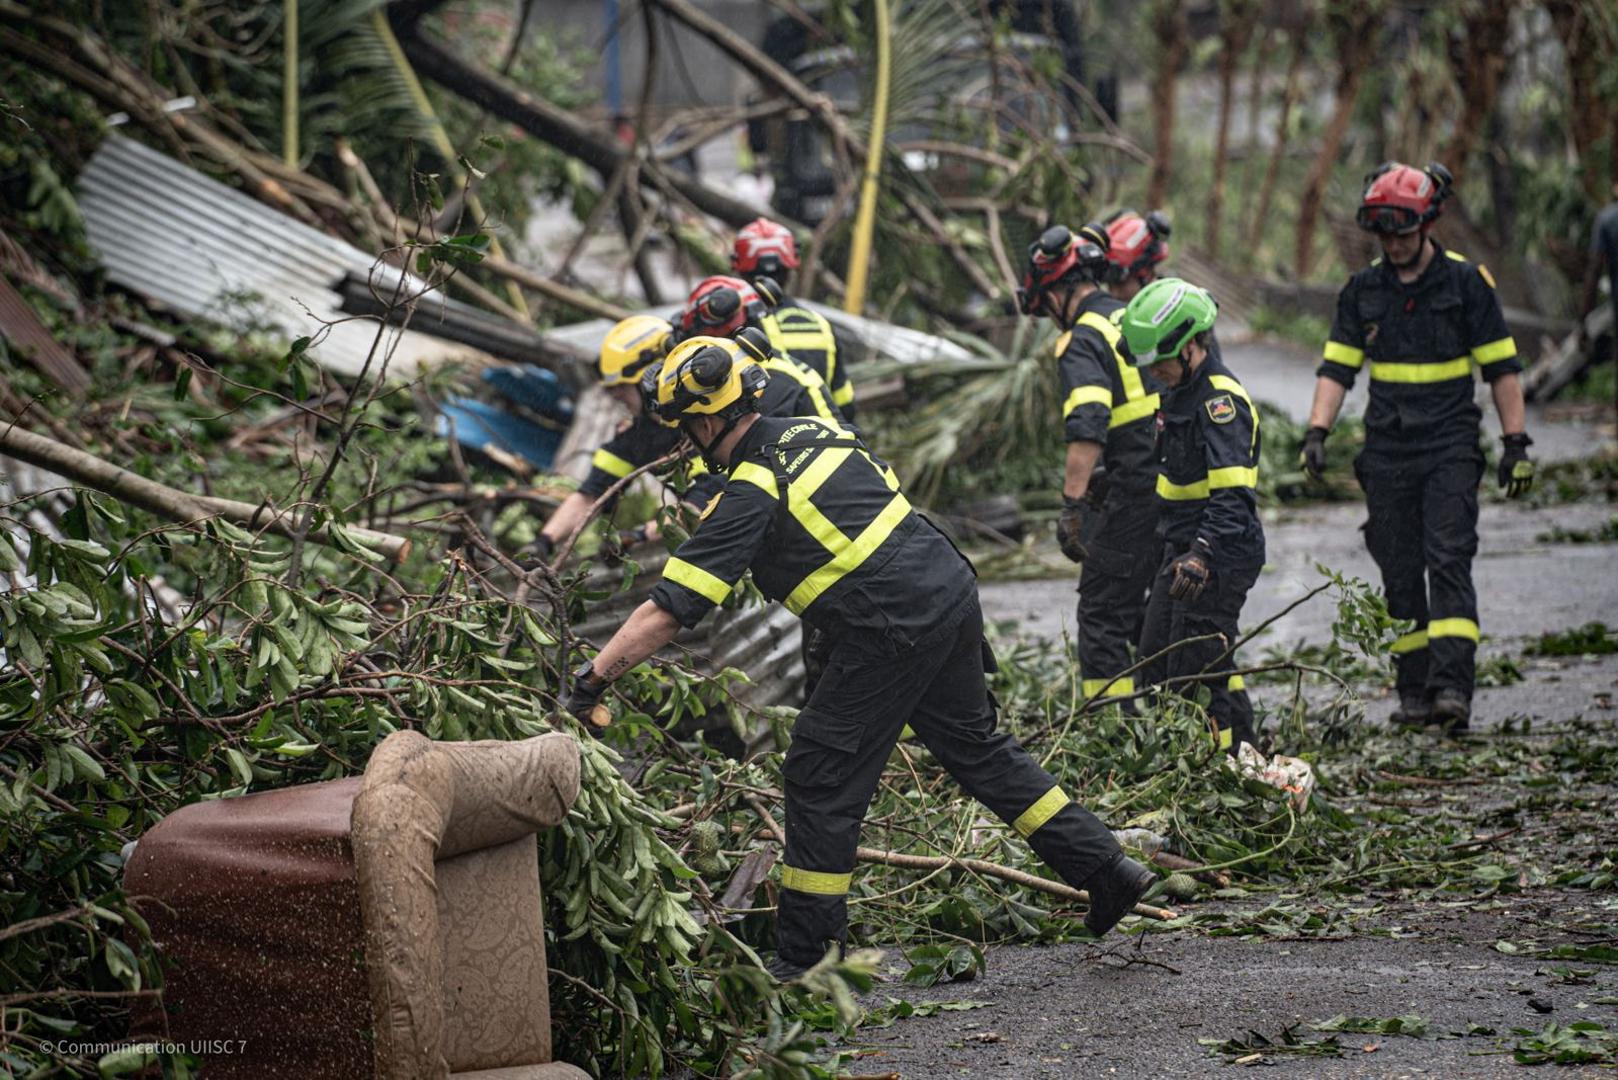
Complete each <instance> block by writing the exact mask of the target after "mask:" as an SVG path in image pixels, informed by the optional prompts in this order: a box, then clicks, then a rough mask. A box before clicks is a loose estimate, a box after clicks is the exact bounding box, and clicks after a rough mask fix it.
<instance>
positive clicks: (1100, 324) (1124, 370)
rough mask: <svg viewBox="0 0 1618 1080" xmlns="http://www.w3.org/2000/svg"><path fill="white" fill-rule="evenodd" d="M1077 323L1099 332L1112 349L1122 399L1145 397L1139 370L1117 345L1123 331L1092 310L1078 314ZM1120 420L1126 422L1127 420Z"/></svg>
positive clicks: (1144, 386) (1133, 399)
mask: <svg viewBox="0 0 1618 1080" xmlns="http://www.w3.org/2000/svg"><path fill="white" fill-rule="evenodd" d="M1079 325H1080V326H1088V327H1089V328H1090V329H1092V330H1094V331H1095V332H1096V333H1098V334H1100V335H1101V337H1102V338H1103V339H1104V340H1105V341H1106V343H1107V346H1108V347H1109V348H1110V349H1112V360H1113V363H1115V364H1117V365H1118V379H1119V381H1120V382H1122V383H1123V387H1124V400H1126V401H1138V400H1140V399H1141V398H1142V397H1145V396H1146V385H1145V384H1144V383H1142V382H1141V379H1140V370H1139V369H1138V368H1136V367H1135V365H1134V364H1131V363H1129V362H1128V361H1126V360H1125V359H1124V354H1123V350H1122V349H1120V348H1119V347H1118V345H1119V343H1120V342H1121V341H1123V339H1124V334H1123V331H1122V330H1120V329H1118V327H1117V325H1116V324H1115V323H1114V322H1113V321H1112V320H1111V319H1109V318H1107V317H1106V316H1104V315H1098V314H1096V313H1095V312H1093V311H1086V312H1085V313H1084V314H1083V315H1080V316H1079ZM1152 411H1154V412H1155V411H1156V409H1155V408H1154V409H1153V410H1152ZM1120 422H1121V423H1128V421H1120Z"/></svg>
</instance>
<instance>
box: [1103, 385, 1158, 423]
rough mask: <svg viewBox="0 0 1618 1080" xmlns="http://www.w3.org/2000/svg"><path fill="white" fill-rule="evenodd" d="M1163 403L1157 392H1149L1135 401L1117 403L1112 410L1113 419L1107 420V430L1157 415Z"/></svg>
mask: <svg viewBox="0 0 1618 1080" xmlns="http://www.w3.org/2000/svg"><path fill="white" fill-rule="evenodd" d="M1161 405H1162V401H1161V399H1160V398H1159V397H1158V395H1156V394H1147V395H1146V396H1145V397H1143V398H1136V399H1135V400H1134V401H1129V402H1125V403H1124V404H1122V405H1116V406H1114V407H1113V410H1112V419H1111V420H1109V421H1107V430H1109V431H1110V430H1112V429H1113V428H1115V427H1123V426H1124V425H1125V424H1133V423H1134V422H1135V421H1136V420H1145V419H1147V418H1148V417H1152V416H1156V415H1157V410H1158V408H1159V407H1160V406H1161Z"/></svg>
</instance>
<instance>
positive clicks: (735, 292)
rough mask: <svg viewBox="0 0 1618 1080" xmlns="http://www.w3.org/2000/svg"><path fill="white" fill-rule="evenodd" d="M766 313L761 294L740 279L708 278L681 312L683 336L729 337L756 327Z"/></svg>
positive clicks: (692, 294) (700, 284)
mask: <svg viewBox="0 0 1618 1080" xmlns="http://www.w3.org/2000/svg"><path fill="white" fill-rule="evenodd" d="M767 310H769V307H768V305H767V304H766V303H765V301H764V299H763V298H762V297H760V296H759V294H758V290H756V289H754V288H753V286H751V285H749V284H748V283H747V282H745V281H743V280H742V279H741V278H733V277H711V278H707V279H705V280H703V281H702V282H700V283H699V284H698V285H697V287H696V288H694V289H692V290H691V295H690V296H689V297H687V298H686V301H685V310H683V311H681V312H680V322H679V326H680V331H681V336H682V337H692V336H694V335H697V334H705V335H707V336H709V337H729V336H730V335H732V334H734V333H735V332H736V331H738V330H740V329H741V328H742V327H744V326H749V325H754V324H757V323H758V321H759V320H760V319H761V318H763V317H764V313H765V312H766V311H767Z"/></svg>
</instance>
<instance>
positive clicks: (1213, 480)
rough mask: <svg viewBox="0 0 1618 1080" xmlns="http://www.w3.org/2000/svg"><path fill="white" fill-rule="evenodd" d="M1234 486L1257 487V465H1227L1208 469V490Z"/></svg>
mask: <svg viewBox="0 0 1618 1080" xmlns="http://www.w3.org/2000/svg"><path fill="white" fill-rule="evenodd" d="M1234 487H1250V488H1256V487H1258V467H1257V466H1256V465H1255V466H1245V465H1227V466H1226V467H1225V468H1223V469H1210V470H1209V471H1208V489H1209V490H1210V491H1216V490H1218V489H1219V488H1234Z"/></svg>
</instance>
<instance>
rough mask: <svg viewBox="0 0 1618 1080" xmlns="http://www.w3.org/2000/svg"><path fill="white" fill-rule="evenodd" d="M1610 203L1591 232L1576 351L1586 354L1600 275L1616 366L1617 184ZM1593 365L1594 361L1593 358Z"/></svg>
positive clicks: (1617, 336)
mask: <svg viewBox="0 0 1618 1080" xmlns="http://www.w3.org/2000/svg"><path fill="white" fill-rule="evenodd" d="M1612 199H1613V201H1612V202H1610V203H1608V204H1607V205H1606V206H1604V207H1602V208H1601V210H1600V211H1598V212H1597V213H1596V218H1595V223H1594V224H1593V225H1592V226H1591V228H1590V255H1589V262H1588V263H1587V264H1586V266H1585V270H1584V288H1583V290H1582V292H1581V295H1580V298H1579V349H1580V351H1581V352H1584V353H1589V352H1590V347H1591V345H1592V344H1593V343H1592V342H1591V340H1590V324H1589V322H1588V321H1587V320H1588V318H1589V315H1590V312H1592V311H1594V310H1595V309H1596V300H1597V299H1598V297H1599V296H1600V285H1601V275H1602V274H1603V273H1605V274H1606V275H1607V300H1608V302H1609V303H1610V304H1611V305H1612V340H1613V342H1614V345H1613V363H1615V364H1618V183H1615V184H1613V185H1612ZM1592 362H1593V358H1592Z"/></svg>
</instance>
